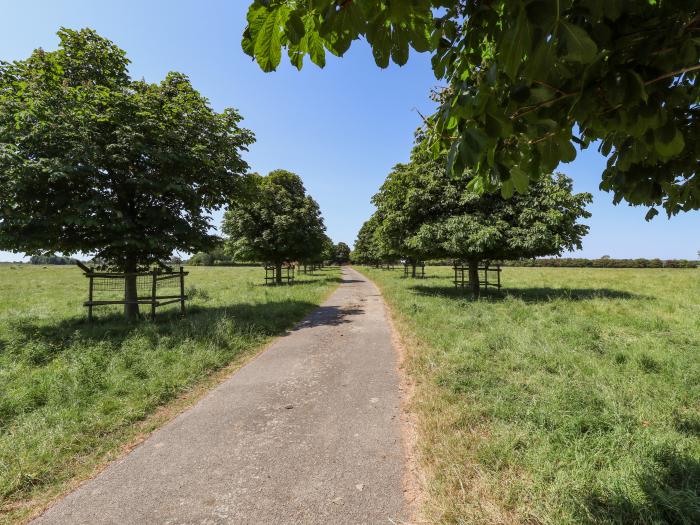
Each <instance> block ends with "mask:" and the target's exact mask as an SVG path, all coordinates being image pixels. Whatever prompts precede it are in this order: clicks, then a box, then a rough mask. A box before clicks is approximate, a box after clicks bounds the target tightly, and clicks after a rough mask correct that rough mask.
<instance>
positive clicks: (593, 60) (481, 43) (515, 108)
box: [243, 0, 700, 219]
mask: <svg viewBox="0 0 700 525" xmlns="http://www.w3.org/2000/svg"><path fill="white" fill-rule="evenodd" d="M360 37H363V38H365V39H366V40H367V42H368V43H369V45H370V47H371V49H372V53H373V55H374V58H375V61H376V63H377V65H378V66H380V67H387V66H388V65H389V62H390V61H393V62H394V63H396V64H399V65H403V64H404V63H406V61H407V60H408V58H409V47H412V48H413V49H414V50H415V51H418V52H425V51H429V52H430V53H432V55H433V56H432V66H433V71H434V73H435V76H436V78H438V79H439V80H442V81H444V82H445V83H446V84H447V87H446V89H444V91H442V92H441V93H440V94H439V96H438V99H439V102H440V106H439V108H438V110H437V112H436V113H435V114H434V115H432V116H431V117H430V118H429V119H427V124H428V127H429V130H430V133H431V138H432V141H433V153H434V155H435V156H436V157H438V156H446V158H447V162H448V167H449V169H450V171H454V172H455V173H457V174H458V175H459V174H461V173H462V172H464V171H466V170H468V171H469V172H470V173H473V174H474V176H473V177H472V178H471V188H472V189H475V190H479V191H483V190H494V189H495V188H500V189H501V192H502V194H503V195H504V196H509V195H512V194H513V193H514V192H515V191H517V192H520V193H523V192H525V191H526V189H527V186H528V183H529V182H532V181H536V180H538V179H539V177H540V176H541V175H542V174H545V173H550V172H552V171H553V170H555V169H556V167H557V166H558V165H559V163H561V162H571V161H573V160H574V158H575V157H576V154H577V150H576V146H579V147H581V148H587V147H588V146H590V145H591V144H594V143H595V144H597V146H598V149H599V151H600V152H601V153H602V154H603V155H605V156H606V157H607V158H608V163H607V168H606V169H605V170H604V171H603V173H602V182H601V188H602V189H605V190H607V191H612V192H613V194H614V202H615V203H619V202H620V201H622V200H626V201H628V202H629V203H631V204H635V205H645V206H650V207H651V208H650V209H649V211H648V213H647V219H650V218H652V217H653V216H654V215H656V214H657V213H658V212H657V210H656V207H657V206H662V207H663V208H665V210H666V212H667V213H668V214H669V215H672V214H675V213H678V212H679V211H687V210H692V209H698V208H700V177H698V176H697V172H698V167H699V165H700V124H699V123H698V120H699V119H698V117H699V116H700V106H699V101H700V82H698V75H700V63H699V58H700V38H699V37H700V13H698V5H697V0H638V1H627V0H605V1H602V0H496V1H492V2H475V1H466V0H401V1H396V0H256V1H254V2H252V4H251V6H250V9H249V12H248V25H247V27H246V29H245V32H244V35H243V49H244V51H245V52H246V53H248V54H249V55H251V56H252V57H254V59H255V60H256V61H257V62H258V64H259V65H260V67H261V68H262V69H263V70H264V71H271V70H274V69H275V68H276V67H277V66H278V65H279V63H280V60H281V49H282V48H284V49H286V50H287V52H288V55H289V59H290V61H291V63H292V64H293V65H294V66H296V67H297V68H299V69H301V67H302V65H303V60H304V56H306V55H309V57H310V58H311V61H312V62H314V63H315V64H316V65H318V66H320V67H323V66H324V65H325V52H326V50H328V51H330V52H331V53H333V54H335V55H338V56H342V55H343V54H344V53H345V52H346V51H347V50H348V48H349V47H350V45H351V43H352V41H353V40H355V39H358V38H360Z"/></svg>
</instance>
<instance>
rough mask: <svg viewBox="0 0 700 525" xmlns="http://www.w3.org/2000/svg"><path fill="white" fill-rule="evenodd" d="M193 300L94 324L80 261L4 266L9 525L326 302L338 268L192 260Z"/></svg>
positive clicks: (2, 374) (0, 454)
mask: <svg viewBox="0 0 700 525" xmlns="http://www.w3.org/2000/svg"><path fill="white" fill-rule="evenodd" d="M190 272H191V273H190V275H189V277H188V278H187V287H188V288H189V292H190V294H191V295H192V296H193V299H192V301H190V304H189V308H188V315H187V317H186V318H185V319H180V318H179V317H178V316H177V312H178V310H177V307H173V308H170V310H164V311H163V313H159V318H158V320H157V322H155V323H153V322H150V321H144V322H140V323H136V324H128V323H125V322H124V321H123V320H122V319H121V318H120V315H119V311H118V310H117V309H116V307H112V308H111V309H110V308H109V307H108V308H107V309H106V310H105V309H96V315H97V320H96V322H94V323H92V324H88V323H87V322H86V321H85V319H86V312H85V308H84V307H83V306H82V301H84V300H85V298H86V294H87V283H86V279H85V278H84V277H83V276H82V274H81V272H80V271H79V270H78V269H77V268H74V267H47V268H42V267H39V266H22V265H16V266H12V265H2V266H0V297H2V302H1V303H0V521H5V522H11V521H15V520H18V519H21V518H22V517H24V516H26V515H28V513H29V512H31V510H32V509H33V508H36V507H37V506H40V505H42V504H43V503H44V502H45V501H46V500H47V499H48V498H50V497H51V496H53V495H55V494H58V493H60V492H61V491H62V490H65V488H66V487H67V486H69V483H71V482H73V481H74V480H75V479H76V478H80V477H84V476H86V475H88V474H89V473H90V472H92V471H93V470H94V468H95V467H96V466H97V465H99V464H100V463H101V462H103V461H104V460H105V459H108V458H110V457H113V456H114V455H115V454H118V452H119V450H120V448H121V447H123V446H124V445H125V444H126V443H128V442H129V441H131V440H133V439H135V437H136V436H137V434H138V433H139V432H144V431H148V430H150V429H151V428H152V426H153V425H155V424H158V423H159V422H160V423H162V422H163V418H161V419H159V420H158V421H155V420H154V421H151V422H150V423H151V426H144V422H148V418H149V416H152V414H153V413H154V412H155V411H156V410H157V409H158V408H159V407H163V406H167V405H168V403H169V402H170V403H173V402H177V400H180V401H182V396H183V395H185V396H186V393H187V392H188V391H189V392H193V391H194V390H196V388H197V386H198V385H199V386H200V388H201V387H202V385H205V386H206V385H207V384H208V383H207V381H210V382H211V381H212V374H213V373H214V372H215V371H217V370H220V369H222V368H223V367H226V366H227V365H231V364H232V363H234V364H235V363H236V362H241V361H242V360H243V359H244V358H245V357H246V356H250V355H252V354H254V353H255V352H256V351H257V350H258V349H260V348H261V347H262V346H263V345H264V344H265V343H266V342H268V341H269V340H270V338H271V337H273V336H276V335H279V334H281V333H283V332H284V330H285V329H287V328H289V327H290V326H291V325H292V324H293V323H294V322H295V321H298V320H299V319H301V318H302V317H303V316H304V315H305V314H306V313H308V312H309V311H310V310H312V309H313V308H314V307H315V306H317V305H318V304H319V303H320V302H321V301H322V299H323V298H325V297H326V296H327V295H328V293H329V292H330V291H331V290H332V289H333V288H334V287H335V286H336V285H337V283H338V281H339V273H338V271H337V269H325V270H321V271H318V272H316V273H317V275H316V276H314V277H311V276H305V275H301V276H299V278H298V281H301V282H299V283H298V284H295V285H294V286H280V287H266V286H262V285H261V282H262V281H263V276H264V273H263V270H262V269H260V268H190Z"/></svg>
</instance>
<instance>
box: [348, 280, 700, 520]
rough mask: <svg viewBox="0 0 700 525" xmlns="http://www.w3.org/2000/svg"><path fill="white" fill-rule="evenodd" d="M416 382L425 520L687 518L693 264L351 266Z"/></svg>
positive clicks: (698, 332)
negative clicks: (469, 286) (390, 323)
mask: <svg viewBox="0 0 700 525" xmlns="http://www.w3.org/2000/svg"><path fill="white" fill-rule="evenodd" d="M362 271H363V272H365V273H366V274H367V275H368V276H369V277H371V278H372V279H374V280H375V282H377V283H378V284H379V285H380V287H381V289H382V290H383V292H384V295H385V298H386V300H387V302H388V303H389V305H390V307H391V309H392V311H393V313H394V316H395V317H396V319H397V321H398V327H399V329H400V330H401V332H402V334H403V336H404V338H405V343H406V346H407V354H408V361H407V367H408V371H409V373H410V375H411V377H412V378H413V379H414V380H415V382H416V393H415V396H414V401H413V406H414V408H415V411H416V412H417V414H418V418H419V455H420V457H421V460H422V462H423V464H424V465H425V466H426V468H427V472H428V498H427V499H428V501H427V504H426V516H427V521H428V522H429V523H460V524H467V523H481V524H483V523H548V524H566V523H621V524H622V523H625V524H626V523H650V524H651V523H685V524H697V523H700V270H673V269H670V270H653V269H641V270H626V269H620V270H618V269H558V268H547V269H538V268H506V269H504V272H503V282H504V284H505V286H506V287H507V288H506V289H505V290H504V291H503V292H502V293H500V294H499V293H493V294H488V295H487V296H486V297H484V298H483V299H481V300H479V301H472V300H470V299H469V298H468V296H466V295H465V294H463V293H461V292H457V291H456V290H454V289H453V288H452V283H451V269H449V268H435V267H431V268H428V269H427V272H426V274H427V276H428V278H426V279H425V280H414V279H404V278H403V277H402V272H401V271H399V270H396V271H386V270H375V269H362Z"/></svg>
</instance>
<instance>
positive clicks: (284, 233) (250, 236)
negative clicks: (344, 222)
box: [221, 170, 332, 282]
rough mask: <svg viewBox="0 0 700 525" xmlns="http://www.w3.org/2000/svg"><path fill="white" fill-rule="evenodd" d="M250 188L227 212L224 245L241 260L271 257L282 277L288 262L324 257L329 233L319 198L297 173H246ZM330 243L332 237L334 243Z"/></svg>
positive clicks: (223, 226) (264, 259)
mask: <svg viewBox="0 0 700 525" xmlns="http://www.w3.org/2000/svg"><path fill="white" fill-rule="evenodd" d="M246 186H247V190H246V192H245V193H242V194H240V195H239V196H238V197H237V198H235V199H233V200H232V202H231V203H230V204H229V207H228V210H227V211H226V213H225V215H224V221H223V224H222V228H221V229H222V231H223V233H224V234H226V235H227V239H226V241H225V250H226V252H227V253H228V254H229V255H231V256H232V257H233V258H234V259H236V260H239V261H258V262H265V263H272V264H274V265H275V266H276V267H277V281H278V282H281V273H280V272H281V266H282V264H283V263H285V262H294V261H312V260H322V257H323V255H324V252H326V251H327V250H328V249H329V245H328V242H329V239H328V237H327V236H326V234H325V233H324V232H325V230H326V227H325V225H324V223H323V218H322V217H321V211H320V209H319V207H318V203H317V202H316V201H315V200H314V199H313V198H312V197H311V196H309V195H307V193H306V189H305V188H304V184H303V182H302V181H301V178H299V176H298V175H296V174H294V173H291V172H289V171H285V170H275V171H272V172H270V174H269V175H267V176H266V177H262V176H260V175H258V174H257V173H253V174H250V175H247V176H246ZM331 244H332V243H331Z"/></svg>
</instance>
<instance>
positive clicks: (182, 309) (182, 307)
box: [180, 266, 185, 316]
mask: <svg viewBox="0 0 700 525" xmlns="http://www.w3.org/2000/svg"><path fill="white" fill-rule="evenodd" d="M180 314H181V315H183V316H184V315H185V270H184V269H183V268H182V266H180Z"/></svg>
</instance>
